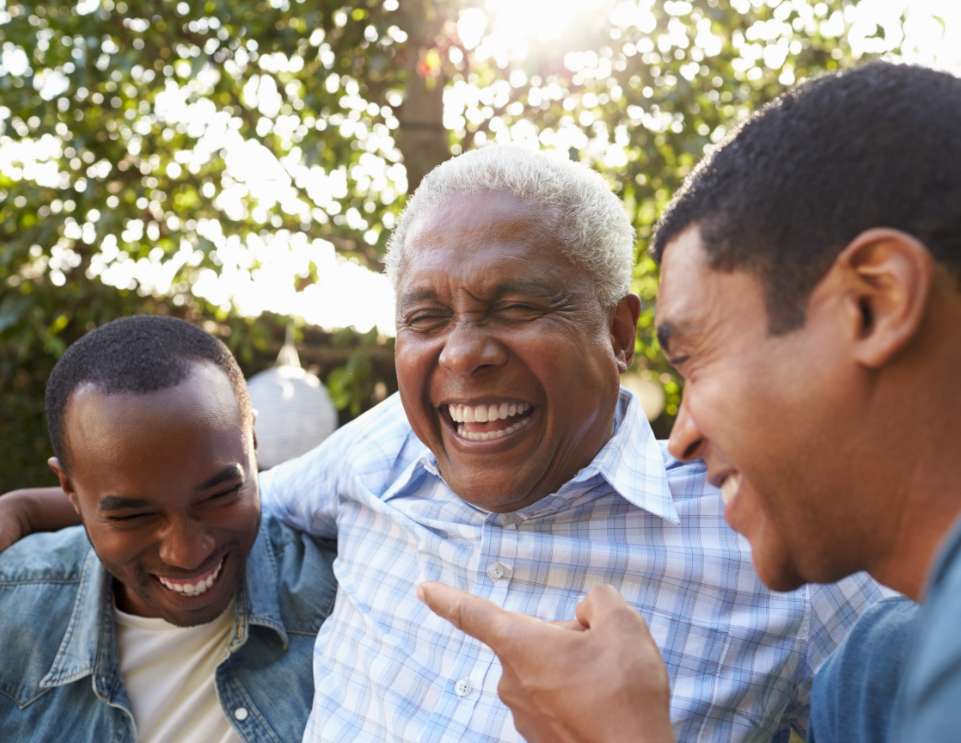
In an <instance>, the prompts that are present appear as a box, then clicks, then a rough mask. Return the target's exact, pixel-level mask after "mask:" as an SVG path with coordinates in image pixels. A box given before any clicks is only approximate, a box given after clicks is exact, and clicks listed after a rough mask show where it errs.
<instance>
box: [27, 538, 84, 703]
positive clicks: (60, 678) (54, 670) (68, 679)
mask: <svg viewBox="0 0 961 743" xmlns="http://www.w3.org/2000/svg"><path fill="white" fill-rule="evenodd" d="M87 558H89V553H88V555H87V557H86V558H85V559H84V567H83V570H82V571H81V574H80V586H79V588H78V589H77V598H76V600H75V601H74V609H73V611H72V612H71V613H70V621H69V622H68V623H67V631H66V632H65V633H64V635H63V641H62V642H61V643H60V647H59V648H58V649H57V654H56V656H55V657H54V659H53V665H52V666H51V667H50V671H49V672H48V673H47V675H46V676H44V677H43V679H41V681H40V686H41V688H50V687H54V686H62V685H64V684H68V683H72V682H73V681H76V680H77V679H80V678H83V677H84V676H86V675H88V674H91V673H93V671H94V667H93V666H92V665H90V666H87V667H86V668H82V669H79V670H77V671H74V672H73V673H71V674H69V675H67V676H64V675H63V673H64V669H63V668H62V666H63V664H64V663H65V662H66V659H65V654H66V652H67V648H69V647H70V644H71V641H72V639H73V635H74V633H75V632H76V631H77V627H78V625H79V620H80V618H79V617H78V616H77V613H78V612H77V607H79V606H83V603H84V599H85V596H86V594H85V591H88V590H90V586H89V583H90V580H88V579H91V580H92V576H89V575H88V574H87V569H86V568H87Z"/></svg>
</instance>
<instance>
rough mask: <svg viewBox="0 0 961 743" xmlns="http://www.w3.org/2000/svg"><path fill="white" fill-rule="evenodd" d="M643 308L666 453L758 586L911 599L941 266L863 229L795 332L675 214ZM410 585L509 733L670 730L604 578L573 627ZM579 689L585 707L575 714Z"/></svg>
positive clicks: (613, 740) (926, 525) (645, 646)
mask: <svg viewBox="0 0 961 743" xmlns="http://www.w3.org/2000/svg"><path fill="white" fill-rule="evenodd" d="M657 319H658V328H659V331H660V336H661V338H662V343H663V346H664V348H665V351H666V352H667V354H668V357H669V358H670V359H671V361H672V363H674V364H675V365H676V366H677V368H678V369H679V370H680V371H681V373H682V374H683V375H684V376H685V390H684V401H683V404H682V407H681V410H680V411H679V414H678V417H677V421H676V423H675V425H674V430H673V432H672V435H671V442H670V449H671V453H672V454H673V455H674V456H676V457H679V458H682V459H693V458H698V457H702V458H703V459H704V460H705V462H706V463H707V465H708V472H709V478H710V479H711V481H712V482H714V483H715V484H717V485H723V482H724V480H725V479H727V478H731V477H735V478H737V480H735V482H737V483H738V487H737V489H736V491H735V492H733V493H731V495H732V498H731V500H730V502H729V505H728V506H727V508H726V511H725V518H726V519H727V520H728V522H729V523H730V524H731V526H733V527H734V528H735V529H737V530H738V531H740V532H741V533H743V534H744V535H745V536H746V537H747V538H748V539H749V540H750V542H751V547H752V553H753V559H754V563H755V567H756V568H757V570H758V573H759V575H760V576H761V578H762V579H763V580H764V582H765V583H766V584H767V585H768V586H769V587H771V588H774V589H781V590H787V589H791V588H794V587H796V586H798V585H800V584H801V583H804V582H808V581H816V582H829V581H834V580H838V579H840V578H841V577H843V576H845V575H848V574H850V573H853V572H856V571H858V570H867V571H868V572H869V573H870V574H871V575H872V576H873V577H874V578H875V579H877V580H878V581H879V582H881V583H883V584H885V585H887V586H889V587H891V588H894V589H896V590H898V591H901V592H902V593H904V594H906V595H908V596H910V597H911V598H913V599H915V600H921V599H923V596H922V590H923V585H924V580H925V576H926V574H927V571H928V569H929V566H930V564H931V562H932V559H933V555H934V552H935V550H936V548H937V545H938V544H939V542H940V541H941V540H942V539H943V538H944V537H945V535H946V533H947V532H948V530H949V529H950V528H951V525H952V524H953V523H954V521H955V519H956V518H957V517H958V515H959V513H961V501H959V500H958V498H957V497H956V493H957V483H958V482H959V480H961V459H959V458H958V456H957V421H958V420H959V416H961V387H959V385H958V383H957V370H958V369H959V368H961V335H959V334H958V332H957V329H958V328H959V327H961V291H959V286H958V278H957V277H956V276H954V275H952V274H951V273H949V272H948V271H947V270H946V269H945V268H944V267H943V266H939V265H937V264H935V263H934V261H933V259H932V257H931V254H930V253H929V252H928V251H927V249H926V248H925V247H924V245H923V244H921V243H920V242H919V241H918V240H916V239H915V238H913V237H912V236H910V235H907V234H905V233H903V232H899V231H897V230H891V229H887V228H877V229H872V230H867V231H866V232H864V233H862V234H861V235H859V236H858V237H857V238H855V239H854V240H853V241H852V242H851V243H850V244H849V245H848V246H847V247H846V248H845V249H844V250H843V251H842V252H841V253H840V255H839V256H838V257H837V259H836V260H835V262H834V264H833V265H832V266H831V268H830V270H829V271H828V273H827V275H826V276H825V278H824V279H823V280H822V281H821V282H820V283H819V284H818V285H817V286H816V287H815V289H814V291H813V293H812V295H811V296H810V298H809V301H808V305H807V313H806V321H805V324H804V326H803V327H801V328H799V329H797V330H794V331H792V332H790V333H788V334H785V335H782V336H772V335H770V334H769V333H768V332H767V320H768V318H767V310H766V305H765V303H764V286H763V284H762V282H761V279H760V278H759V277H757V276H756V275H754V274H751V273H749V272H746V271H733V272H721V271H715V270H713V269H712V268H711V267H710V265H709V261H708V257H707V254H706V253H705V251H704V248H703V246H702V245H701V242H700V232H699V230H698V229H697V226H696V225H695V226H693V227H690V228H688V229H687V230H686V231H684V232H682V233H681V234H680V235H679V236H678V237H677V238H676V239H675V240H674V241H673V242H672V243H671V244H670V245H668V247H667V250H666V252H665V256H664V260H663V263H662V266H661V288H660V292H659V299H658V318H657ZM738 480H739V482H738ZM842 496H843V497H842ZM600 592H604V593H603V595H601V594H600ZM595 593H597V595H595ZM418 596H419V597H420V598H421V600H423V601H424V602H425V603H427V605H428V606H430V608H431V609H432V610H434V611H435V612H436V613H438V614H439V615H440V616H443V617H446V618H448V619H450V620H451V621H452V622H454V623H455V624H456V625H457V626H458V627H461V628H462V629H464V630H465V631H466V632H468V633H469V634H471V635H472V636H474V637H476V638H478V639H480V640H481V641H483V642H486V643H488V644H489V645H490V646H491V647H492V648H493V650H494V651H495V652H496V653H497V654H498V656H499V657H500V658H501V661H502V664H503V666H504V674H505V679H504V680H503V681H502V682H501V687H500V690H499V691H500V693H501V698H502V699H503V701H504V702H505V704H507V705H508V707H510V708H511V710H512V711H513V712H514V715H515V719H517V720H518V721H519V728H520V726H521V725H522V726H523V727H524V730H525V733H524V734H525V735H526V736H527V738H528V740H530V741H534V740H537V741H540V743H547V742H548V741H577V742H578V743H586V742H587V741H592V742H593V741H597V742H598V743H600V742H601V741H603V743H619V742H620V741H659V742H660V741H664V742H669V741H673V734H672V733H671V732H670V728H669V721H668V705H667V699H668V695H667V682H666V676H664V675H663V674H661V672H660V670H658V665H657V664H658V662H659V661H660V656H659V654H658V651H657V648H656V646H654V644H653V642H651V639H650V634H649V633H648V631H647V628H646V626H645V625H644V623H643V620H642V619H641V618H640V617H639V616H636V618H635V620H634V621H633V622H630V621H628V620H627V618H626V617H627V616H628V615H629V614H630V613H631V612H632V611H633V610H632V609H631V608H630V607H629V606H628V605H627V603H626V602H625V601H624V600H623V599H622V598H621V597H620V596H618V595H616V593H615V592H614V591H613V589H611V588H610V587H607V586H604V587H600V588H598V589H594V591H592V592H591V593H590V594H588V597H587V599H586V600H585V602H584V605H582V607H581V608H579V610H578V618H579V619H580V620H581V624H582V628H581V629H580V630H579V631H571V630H570V628H568V627H566V626H564V625H562V624H548V623H544V622H539V621H537V620H535V619H532V618H531V617H525V616H522V615H517V614H511V613H509V612H504V611H503V610H501V609H499V608H498V607H494V606H490V605H487V602H484V601H483V600H482V599H479V598H477V597H475V596H471V595H469V594H466V593H464V592H462V591H458V590H456V589H453V588H450V587H448V586H443V585H440V584H438V583H423V584H421V586H420V588H419V590H418ZM588 605H590V607H589V608H590V611H586V608H587V607H588ZM635 615H636V613H635ZM585 627H586V629H584V628H585ZM602 627H603V628H604V631H603V632H600V631H598V632H595V629H600V628H602ZM612 658H614V659H617V660H616V663H615V662H612V661H611V660H610V659H612ZM618 665H620V666H623V667H627V668H634V669H647V670H646V671H645V672H635V673H630V674H624V673H620V672H619V671H618V668H617V666H618ZM585 696H586V697H587V698H588V699H589V700H590V703H591V704H592V705H597V708H598V709H604V710H605V712H604V714H603V715H595V714H590V713H588V712H585V710H584V708H583V707H582V706H581V705H582V703H583V701H584V699H585ZM665 721H668V722H667V725H666V727H665Z"/></svg>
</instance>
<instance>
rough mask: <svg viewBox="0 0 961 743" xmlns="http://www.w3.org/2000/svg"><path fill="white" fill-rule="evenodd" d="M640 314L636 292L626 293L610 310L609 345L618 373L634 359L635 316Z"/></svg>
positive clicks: (624, 370)
mask: <svg viewBox="0 0 961 743" xmlns="http://www.w3.org/2000/svg"><path fill="white" fill-rule="evenodd" d="M640 316H641V299H640V297H638V296H637V295H636V294H628V295H627V296H626V297H624V298H623V299H622V300H621V301H620V302H618V303H617V304H616V305H615V306H614V309H612V310H611V315H610V329H611V347H612V348H613V349H614V358H615V359H616V360H617V371H618V373H619V374H623V373H624V372H626V371H627V370H628V369H629V368H630V367H631V363H632V362H633V361H634V344H635V340H636V338H637V318H639V317H640Z"/></svg>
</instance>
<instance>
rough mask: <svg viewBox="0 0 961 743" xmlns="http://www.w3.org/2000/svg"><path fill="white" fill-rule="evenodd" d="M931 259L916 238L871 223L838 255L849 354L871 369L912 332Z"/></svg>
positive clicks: (924, 303) (924, 300)
mask: <svg viewBox="0 0 961 743" xmlns="http://www.w3.org/2000/svg"><path fill="white" fill-rule="evenodd" d="M935 271H936V269H935V265H934V259H933V257H932V255H931V253H930V251H929V250H928V249H927V248H926V247H925V246H924V244H923V243H922V242H920V241H919V240H918V239H916V238H914V237H912V236H911V235H909V234H907V233H905V232H901V231H900V230H895V229H890V228H886V227H884V228H874V229H870V230H866V231H864V232H862V233H861V234H860V235H858V236H857V237H856V238H855V239H854V240H853V241H852V242H851V243H850V244H849V245H848V246H847V247H846V248H845V249H844V250H843V251H841V253H840V254H839V255H838V257H837V259H836V261H835V264H834V268H833V269H832V273H835V272H836V273H839V274H840V276H839V278H840V288H841V290H842V291H843V299H842V302H843V306H844V309H845V316H846V318H847V320H846V323H847V327H848V331H847V332H848V334H849V339H850V341H851V342H853V344H854V345H853V346H852V352H853V356H854V359H855V360H856V361H857V362H858V363H860V364H862V365H863V366H865V367H867V368H871V369H877V368H880V367H882V366H884V365H885V364H887V363H888V362H889V361H890V360H891V359H892V358H893V357H894V356H896V355H897V354H898V353H899V352H900V351H901V350H902V349H903V348H904V347H905V346H906V345H908V344H909V343H911V341H912V340H913V339H914V338H915V337H916V336H917V335H918V332H919V329H920V328H921V325H922V323H923V321H924V316H925V312H926V310H927V307H928V304H929V300H930V298H931V293H932V289H933V287H932V281H933V280H934V278H935V276H934V275H935Z"/></svg>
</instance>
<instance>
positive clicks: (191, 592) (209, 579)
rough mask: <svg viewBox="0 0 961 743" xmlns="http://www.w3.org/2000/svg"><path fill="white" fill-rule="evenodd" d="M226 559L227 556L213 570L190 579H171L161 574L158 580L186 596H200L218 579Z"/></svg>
mask: <svg viewBox="0 0 961 743" xmlns="http://www.w3.org/2000/svg"><path fill="white" fill-rule="evenodd" d="M224 559H225V558H221V560H220V562H219V563H218V564H217V567H215V568H214V569H213V570H209V571H207V572H206V573H203V574H202V575H198V576H197V577H196V578H191V579H190V580H171V579H169V578H162V577H160V576H159V575H158V576H156V577H157V580H158V581H160V584H161V585H162V586H163V587H164V588H166V589H168V590H171V591H176V592H177V593H182V594H184V595H185V596H199V595H200V594H202V593H206V592H207V590H208V589H209V588H210V587H211V586H212V585H213V584H214V581H215V580H217V576H218V575H220V570H221V568H223V566H224Z"/></svg>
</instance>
